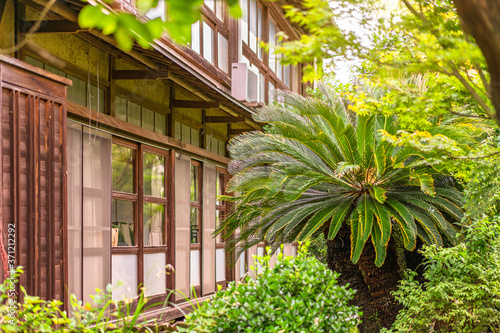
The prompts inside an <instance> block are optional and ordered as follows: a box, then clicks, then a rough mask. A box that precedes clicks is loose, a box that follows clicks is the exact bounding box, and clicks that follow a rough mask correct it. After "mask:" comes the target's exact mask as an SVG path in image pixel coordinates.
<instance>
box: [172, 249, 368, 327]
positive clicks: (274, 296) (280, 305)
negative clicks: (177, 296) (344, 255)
mask: <svg viewBox="0 0 500 333" xmlns="http://www.w3.org/2000/svg"><path fill="white" fill-rule="evenodd" d="M269 259H270V257H269V256H264V257H262V258H258V264H259V265H260V274H259V276H258V278H257V279H255V280H254V279H250V278H247V281H246V283H240V284H235V283H231V284H230V285H229V286H228V288H227V289H226V290H223V291H218V292H217V293H216V294H215V296H214V297H213V298H212V300H211V302H204V303H202V304H200V305H199V306H198V308H197V309H196V310H195V311H194V312H192V313H190V314H188V315H186V323H185V324H182V325H179V326H177V328H178V331H179V332H205V333H207V332H247V333H249V332H350V331H353V330H354V329H355V327H356V325H357V324H358V323H359V316H360V312H359V311H358V309H357V307H355V306H350V305H348V302H349V300H350V299H352V297H353V295H354V291H352V290H351V289H347V288H346V287H344V286H339V285H338V284H337V278H338V274H337V273H334V272H332V271H331V270H330V269H328V267H326V266H325V265H324V264H321V263H320V262H319V261H318V260H317V259H315V258H313V257H310V256H307V255H306V254H305V253H304V251H300V253H299V255H298V257H284V256H283V255H282V254H279V255H278V259H277V262H276V265H275V267H274V268H271V267H269V265H268V262H269Z"/></svg>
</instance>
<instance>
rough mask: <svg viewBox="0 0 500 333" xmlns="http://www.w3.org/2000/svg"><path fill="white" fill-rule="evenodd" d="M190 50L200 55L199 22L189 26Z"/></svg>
mask: <svg viewBox="0 0 500 333" xmlns="http://www.w3.org/2000/svg"><path fill="white" fill-rule="evenodd" d="M191 49H193V51H194V52H196V53H198V54H200V51H201V50H200V21H197V22H195V23H193V25H192V26H191Z"/></svg>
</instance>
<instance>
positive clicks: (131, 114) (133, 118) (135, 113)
mask: <svg viewBox="0 0 500 333" xmlns="http://www.w3.org/2000/svg"><path fill="white" fill-rule="evenodd" d="M127 104H128V107H127V122H129V123H131V124H133V125H135V126H141V106H140V105H139V104H135V103H132V102H130V101H129V102H128V103H127Z"/></svg>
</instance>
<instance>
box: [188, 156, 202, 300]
mask: <svg viewBox="0 0 500 333" xmlns="http://www.w3.org/2000/svg"><path fill="white" fill-rule="evenodd" d="M193 167H197V168H198V200H197V201H191V197H190V200H189V214H190V215H189V216H190V220H189V225H190V237H189V238H190V243H189V251H190V253H191V251H192V250H198V251H199V252H200V262H199V265H200V267H199V272H200V284H199V285H197V286H191V285H190V289H193V288H194V292H195V293H196V296H201V286H202V285H203V270H202V269H203V264H202V263H203V232H202V231H203V200H202V195H203V178H202V177H203V169H202V164H201V162H199V161H195V160H191V168H193ZM190 180H191V171H190ZM189 184H190V186H191V181H190V183H189ZM192 208H197V209H198V242H196V243H192V242H191V239H192V230H191V209H192ZM190 274H191V272H190ZM190 284H191V281H190Z"/></svg>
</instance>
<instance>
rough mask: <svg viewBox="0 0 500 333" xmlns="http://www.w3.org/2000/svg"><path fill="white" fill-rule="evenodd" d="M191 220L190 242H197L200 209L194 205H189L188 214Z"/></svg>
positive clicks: (198, 238)
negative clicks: (189, 210) (189, 212)
mask: <svg viewBox="0 0 500 333" xmlns="http://www.w3.org/2000/svg"><path fill="white" fill-rule="evenodd" d="M190 216H191V217H190V221H191V243H192V244H194V243H199V242H200V229H199V221H200V210H199V209H198V208H196V207H191V214H190Z"/></svg>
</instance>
